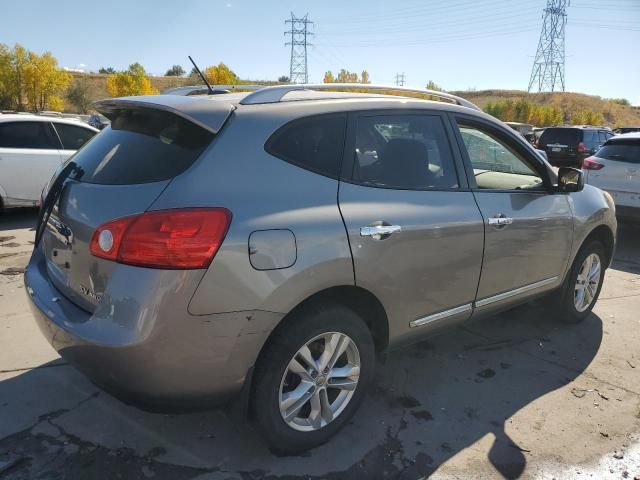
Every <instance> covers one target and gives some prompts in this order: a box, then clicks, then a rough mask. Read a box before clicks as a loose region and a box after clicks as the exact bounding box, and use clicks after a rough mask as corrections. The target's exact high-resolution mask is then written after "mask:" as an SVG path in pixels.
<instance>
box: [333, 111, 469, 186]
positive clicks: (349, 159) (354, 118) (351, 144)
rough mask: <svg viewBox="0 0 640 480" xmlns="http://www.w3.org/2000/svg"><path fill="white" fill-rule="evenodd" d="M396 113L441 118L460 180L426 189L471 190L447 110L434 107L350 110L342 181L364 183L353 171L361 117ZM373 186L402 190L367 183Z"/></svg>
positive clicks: (457, 178) (457, 176)
mask: <svg viewBox="0 0 640 480" xmlns="http://www.w3.org/2000/svg"><path fill="white" fill-rule="evenodd" d="M396 115H429V116H437V117H439V118H440V120H441V122H442V126H443V128H444V131H445V134H446V138H445V139H444V140H445V141H446V142H447V144H448V146H449V151H450V153H451V157H452V160H453V166H454V173H455V176H456V180H457V182H458V187H457V188H429V189H425V190H424V191H429V192H432V191H452V192H459V191H468V190H469V182H468V180H467V175H466V174H465V170H464V163H463V159H462V157H461V156H460V151H459V149H458V148H457V147H456V136H455V131H454V130H453V129H452V128H451V124H450V122H449V119H448V118H447V114H446V112H443V111H441V110H432V109H426V108H425V109H415V108H411V109H397V108H394V109H379V108H378V109H372V110H355V111H350V112H348V116H347V134H346V140H345V144H344V153H343V159H342V168H341V170H340V181H342V182H346V183H352V184H354V185H363V184H362V183H360V182H358V181H356V180H354V178H353V172H354V168H355V146H356V132H357V122H358V119H359V118H360V117H375V116H396ZM365 186H368V187H371V188H382V189H384V188H387V189H395V190H402V189H399V188H394V187H384V186H372V185H365Z"/></svg>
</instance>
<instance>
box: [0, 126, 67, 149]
mask: <svg viewBox="0 0 640 480" xmlns="http://www.w3.org/2000/svg"><path fill="white" fill-rule="evenodd" d="M0 148H31V149H38V150H55V149H58V148H60V144H59V142H58V141H57V139H56V137H55V133H54V132H53V129H52V127H51V124H50V123H49V122H3V123H0Z"/></svg>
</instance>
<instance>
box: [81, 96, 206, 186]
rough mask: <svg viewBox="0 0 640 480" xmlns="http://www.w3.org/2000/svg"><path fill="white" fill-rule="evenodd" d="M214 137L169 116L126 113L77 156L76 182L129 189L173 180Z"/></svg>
mask: <svg viewBox="0 0 640 480" xmlns="http://www.w3.org/2000/svg"><path fill="white" fill-rule="evenodd" d="M213 137H214V135H213V133H211V132H209V131H207V130H205V129H203V128H201V127H199V126H197V125H195V124H193V123H191V122H189V121H188V120H185V119H184V118H182V117H179V116H177V115H174V114H172V113H169V112H164V111H161V110H156V109H152V108H126V109H121V110H119V111H116V112H114V114H113V115H112V118H111V125H110V126H108V127H106V128H105V129H104V130H103V131H102V133H101V134H100V135H98V136H96V137H95V138H94V139H93V140H92V141H91V142H89V143H87V145H85V147H84V148H82V149H81V150H79V151H78V153H77V154H76V155H75V156H74V157H73V161H74V162H75V163H77V164H78V165H79V166H80V170H79V172H78V173H76V174H75V178H76V179H77V180H80V181H82V182H88V183H99V184H108V185H127V184H136V183H150V182H159V181H163V180H169V179H171V178H173V177H175V176H176V175H179V174H180V173H182V172H184V171H185V170H186V169H187V168H189V167H190V166H191V165H192V164H193V163H194V162H195V161H196V159H197V158H198V157H199V156H200V155H201V154H202V152H203V151H204V149H205V148H206V147H207V145H209V143H211V140H213Z"/></svg>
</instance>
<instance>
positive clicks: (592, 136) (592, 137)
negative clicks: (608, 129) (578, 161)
mask: <svg viewBox="0 0 640 480" xmlns="http://www.w3.org/2000/svg"><path fill="white" fill-rule="evenodd" d="M583 142H584V144H585V146H586V147H587V148H596V146H597V145H598V144H599V143H600V140H598V132H596V131H595V130H585V131H584V140H583Z"/></svg>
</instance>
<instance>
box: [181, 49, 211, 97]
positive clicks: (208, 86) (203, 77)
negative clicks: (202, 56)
mask: <svg viewBox="0 0 640 480" xmlns="http://www.w3.org/2000/svg"><path fill="white" fill-rule="evenodd" d="M187 56H188V57H189V60H190V61H191V63H192V64H193V68H195V69H196V72H198V75H200V78H202V81H203V82H204V84H205V85H206V86H207V88H208V89H209V95H213V94H214V93H215V92H214V91H213V88H211V85H209V82H207V77H205V76H204V75H203V74H202V72H201V71H200V69H199V68H198V66H197V65H196V62H194V61H193V58H191V55H187Z"/></svg>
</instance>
